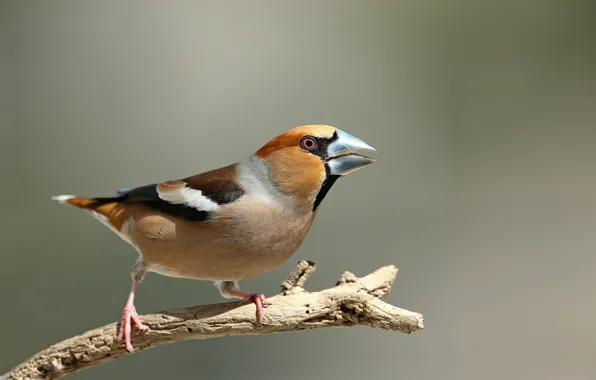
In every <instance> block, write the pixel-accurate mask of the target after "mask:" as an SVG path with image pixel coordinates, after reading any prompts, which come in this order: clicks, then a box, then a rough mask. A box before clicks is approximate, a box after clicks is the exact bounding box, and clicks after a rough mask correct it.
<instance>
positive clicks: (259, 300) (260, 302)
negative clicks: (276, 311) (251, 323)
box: [240, 293, 266, 322]
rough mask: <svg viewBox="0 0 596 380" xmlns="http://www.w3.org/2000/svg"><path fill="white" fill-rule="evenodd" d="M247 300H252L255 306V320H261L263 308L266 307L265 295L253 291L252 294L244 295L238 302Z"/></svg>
mask: <svg viewBox="0 0 596 380" xmlns="http://www.w3.org/2000/svg"><path fill="white" fill-rule="evenodd" d="M247 302H254V304H255V305H256V306H257V314H256V315H257V321H258V322H261V316H262V315H263V308H264V307H266V304H265V295H264V294H258V293H253V294H248V295H247V296H246V297H244V298H243V299H242V300H241V301H240V303H247Z"/></svg>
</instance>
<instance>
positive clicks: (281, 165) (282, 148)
mask: <svg viewBox="0 0 596 380" xmlns="http://www.w3.org/2000/svg"><path fill="white" fill-rule="evenodd" d="M371 152H376V151H375V149H374V148H373V147H371V146H369V145H368V144H366V143H365V142H364V141H362V140H360V139H358V138H356V137H353V136H351V135H349V134H348V133H346V132H343V131H341V130H339V129H336V128H334V127H331V126H327V125H306V126H301V127H296V128H293V129H290V130H289V131H287V132H285V133H283V134H281V135H279V136H277V137H276V138H274V139H273V140H271V141H269V142H268V143H266V144H265V145H264V146H263V147H261V148H260V149H259V150H257V151H256V153H254V154H253V155H251V156H249V157H248V158H246V159H244V160H242V161H240V162H237V163H234V164H232V165H229V166H225V167H222V168H219V169H215V170H211V171H208V172H204V173H201V174H197V175H193V176H190V177H187V178H183V179H178V180H173V181H165V182H160V183H156V184H152V185H146V186H139V187H134V188H130V189H125V190H120V191H119V192H117V193H116V194H115V195H113V196H111V197H101V198H85V197H78V196H73V195H60V196H56V197H53V199H54V200H57V201H59V202H60V203H67V204H70V205H73V206H76V207H78V208H81V209H84V210H85V211H88V212H89V213H90V214H91V215H93V216H94V217H95V218H97V219H98V220H99V221H101V222H102V223H103V224H105V225H106V226H107V227H108V228H110V229H111V230H112V231H114V232H115V233H116V234H117V235H118V236H120V237H121V238H122V239H123V240H125V241H126V242H128V243H129V244H130V245H132V246H133V247H134V248H135V249H136V250H137V252H138V253H139V258H138V260H137V261H136V263H135V265H134V266H133V269H132V287H131V289H130V293H129V296H128V301H127V302H126V306H125V307H124V311H123V314H122V320H121V325H120V331H119V337H118V339H119V340H122V339H124V341H125V344H126V349H127V350H128V351H133V346H132V344H131V339H130V334H131V328H132V325H133V324H134V326H136V328H137V329H138V330H139V331H145V330H147V329H148V327H147V326H146V325H145V324H143V322H142V321H141V319H140V318H139V315H138V314H137V312H136V309H135V306H134V295H135V291H136V288H137V286H138V284H139V283H140V282H141V280H142V279H143V277H144V275H145V273H147V272H155V273H159V274H161V275H164V276H170V277H179V278H188V279H197V280H210V281H214V282H215V284H216V287H217V288H218V289H219V292H220V293H221V295H222V296H223V297H225V298H241V299H242V301H244V302H247V301H250V302H254V303H255V304H256V314H257V316H256V318H257V320H260V316H261V313H262V310H263V302H264V301H265V296H264V295H262V294H248V293H244V292H241V291H240V290H238V284H237V281H238V280H244V279H247V278H251V277H255V276H259V275H261V274H263V273H265V272H267V271H270V270H272V269H274V268H276V267H277V266H279V265H280V264H282V263H283V262H284V261H286V260H287V259H288V258H289V257H290V256H291V255H292V254H293V253H294V252H295V251H296V249H297V248H298V247H299V246H300V244H301V243H302V241H303V240H304V238H305V236H306V234H307V233H308V230H309V229H310V226H311V225H312V223H313V220H314V218H315V215H316V214H317V212H318V209H319V205H320V204H321V201H323V198H325V195H327V192H328V191H329V189H330V188H331V187H332V186H333V184H334V183H335V181H337V179H338V178H340V177H341V176H344V175H346V174H349V173H351V172H353V171H355V170H358V169H360V168H362V167H364V166H367V165H369V164H371V163H373V162H375V160H373V159H371V158H368V157H365V156H364V155H363V154H366V153H371Z"/></svg>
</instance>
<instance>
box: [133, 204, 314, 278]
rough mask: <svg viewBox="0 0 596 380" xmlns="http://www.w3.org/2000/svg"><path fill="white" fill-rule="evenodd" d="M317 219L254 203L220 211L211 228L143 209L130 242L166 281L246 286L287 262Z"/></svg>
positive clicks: (223, 208)
mask: <svg viewBox="0 0 596 380" xmlns="http://www.w3.org/2000/svg"><path fill="white" fill-rule="evenodd" d="M313 217H314V216H313V213H312V212H310V211H305V212H301V213H296V212H288V211H287V210H286V209H284V208H282V207H278V206H276V205H272V204H264V203H263V202H260V201H257V200H255V199H252V198H250V197H243V198H242V199H241V200H240V201H238V202H235V203H231V204H228V205H225V206H222V207H220V208H219V209H218V210H217V214H216V217H215V218H214V219H213V220H210V221H208V222H193V221H187V220H184V219H181V218H176V217H172V216H168V215H165V214H160V213H155V212H154V211H151V210H147V209H143V210H142V211H140V212H139V213H137V215H135V217H134V222H133V225H132V227H131V230H130V231H131V234H132V240H133V242H134V244H135V246H136V247H137V249H138V250H139V251H140V252H141V254H142V256H143V260H144V262H145V264H146V265H147V266H148V268H149V270H151V271H154V272H158V273H160V274H163V275H166V276H173V277H185V278H196V279H205V280H242V279H246V278H251V277H255V276H258V275H260V274H263V273H265V272H267V271H270V270H272V269H274V268H276V267H277V266H279V265H280V264H282V263H283V262H284V261H286V260H287V259H288V258H289V257H290V256H291V255H292V254H293V253H294V252H295V251H296V249H298V247H299V246H300V244H301V243H302V242H303V240H304V238H305V237H306V235H307V233H308V230H309V229H310V226H311V225H312V221H313Z"/></svg>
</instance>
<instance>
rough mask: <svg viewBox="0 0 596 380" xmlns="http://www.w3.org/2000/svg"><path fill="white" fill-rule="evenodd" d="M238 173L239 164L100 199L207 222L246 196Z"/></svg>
mask: <svg viewBox="0 0 596 380" xmlns="http://www.w3.org/2000/svg"><path fill="white" fill-rule="evenodd" d="M235 174H236V167H235V165H230V166H226V167H223V168H220V169H215V170H212V171H209V172H205V173H201V174H197V175H194V176H191V177H187V178H184V179H179V180H174V181H165V182H160V183H157V184H151V185H146V186H140V187H134V188H129V189H124V190H120V191H119V192H118V195H117V196H116V197H114V198H104V199H102V198H96V200H105V201H111V202H113V201H116V202H119V203H142V204H144V205H147V206H149V207H151V208H153V209H154V210H156V211H160V212H163V213H166V214H169V215H173V216H178V217H182V218H184V219H187V220H192V221H206V220H209V219H210V218H211V217H212V216H213V215H214V214H215V212H216V211H217V209H218V207H220V206H221V205H224V204H228V203H232V202H236V201H237V200H239V199H240V198H241V197H242V196H243V195H244V191H243V190H242V188H241V187H240V186H239V185H238V183H237V182H236V176H235Z"/></svg>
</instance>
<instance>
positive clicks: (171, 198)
mask: <svg viewBox="0 0 596 380" xmlns="http://www.w3.org/2000/svg"><path fill="white" fill-rule="evenodd" d="M157 195H158V196H159V198H160V199H162V200H164V201H166V202H168V203H172V204H183V205H186V206H188V207H193V208H195V209H197V210H199V211H214V210H216V209H217V203H215V202H213V201H212V200H211V199H209V198H207V197H206V196H204V195H203V193H202V192H201V190H195V189H191V188H190V187H187V186H186V183H184V184H180V185H179V186H159V185H158V186H157Z"/></svg>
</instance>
